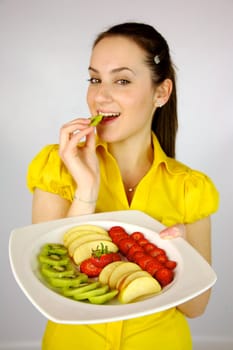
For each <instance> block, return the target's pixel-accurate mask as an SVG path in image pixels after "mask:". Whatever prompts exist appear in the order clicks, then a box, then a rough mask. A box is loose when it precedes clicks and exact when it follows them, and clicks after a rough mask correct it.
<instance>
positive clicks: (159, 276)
mask: <svg viewBox="0 0 233 350" xmlns="http://www.w3.org/2000/svg"><path fill="white" fill-rule="evenodd" d="M154 277H155V279H156V280H157V281H158V282H159V283H160V284H161V286H162V287H165V286H166V285H168V284H169V283H171V281H172V280H173V278H174V273H173V271H172V270H170V269H168V268H166V267H163V268H161V269H160V270H158V271H156V272H155V274H154Z"/></svg>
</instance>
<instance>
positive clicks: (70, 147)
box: [59, 118, 100, 200]
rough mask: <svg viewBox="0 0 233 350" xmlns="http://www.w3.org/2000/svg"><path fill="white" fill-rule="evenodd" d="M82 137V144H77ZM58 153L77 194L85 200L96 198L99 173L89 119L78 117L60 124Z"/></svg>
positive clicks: (92, 130)
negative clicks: (71, 178) (76, 189)
mask: <svg viewBox="0 0 233 350" xmlns="http://www.w3.org/2000/svg"><path fill="white" fill-rule="evenodd" d="M83 138H85V141H84V143H83V145H82V146H78V144H79V143H80V141H81V140H82V139H83ZM59 154H60V157H61V159H62V160H63V162H64V164H65V165H66V167H67V169H68V170H69V172H70V174H71V175H72V177H73V179H74V181H75V183H76V185H77V186H78V192H79V195H80V196H83V197H84V198H85V199H86V200H93V197H95V198H97V195H98V190H99V181H100V173H99V163H98V158H97V155H96V149H95V128H94V127H93V126H90V119H86V118H78V119H75V120H72V121H70V122H68V123H66V124H64V125H63V126H62V128H61V130H60V145H59ZM91 197H92V198H91Z"/></svg>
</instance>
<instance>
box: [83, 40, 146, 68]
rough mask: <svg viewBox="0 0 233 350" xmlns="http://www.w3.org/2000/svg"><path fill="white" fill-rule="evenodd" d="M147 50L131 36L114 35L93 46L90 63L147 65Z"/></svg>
mask: <svg viewBox="0 0 233 350" xmlns="http://www.w3.org/2000/svg"><path fill="white" fill-rule="evenodd" d="M145 56H146V55H145V51H144V50H143V49H142V48H140V47H139V46H138V44H137V43H135V42H134V41H133V40H132V39H130V38H125V37H122V36H112V37H108V38H104V39H102V40H101V41H100V42H98V44H97V45H96V46H95V47H94V48H93V50H92V54H91V58H90V65H91V66H93V67H95V68H98V67H97V66H102V67H110V66H119V65H120V66H121V65H123V66H126V65H127V66H130V67H131V66H132V67H134V66H135V67H136V66H138V65H144V66H145Z"/></svg>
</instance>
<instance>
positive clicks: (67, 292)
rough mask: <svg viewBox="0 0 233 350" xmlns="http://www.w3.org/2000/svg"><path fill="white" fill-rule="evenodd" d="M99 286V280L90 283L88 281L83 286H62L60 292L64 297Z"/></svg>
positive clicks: (73, 295)
mask: <svg viewBox="0 0 233 350" xmlns="http://www.w3.org/2000/svg"><path fill="white" fill-rule="evenodd" d="M100 286H101V284H100V282H92V283H88V284H87V285H85V286H80V287H77V288H64V289H63V290H62V294H63V295H64V296H66V297H75V295H78V294H81V293H85V292H88V291H89V290H93V289H96V288H98V287H100Z"/></svg>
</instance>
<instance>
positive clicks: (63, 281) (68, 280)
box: [48, 273, 88, 288]
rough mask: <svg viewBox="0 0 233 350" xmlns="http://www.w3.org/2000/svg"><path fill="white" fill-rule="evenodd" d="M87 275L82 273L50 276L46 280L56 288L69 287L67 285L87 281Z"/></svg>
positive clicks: (76, 284) (76, 285) (78, 284)
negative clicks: (68, 275)
mask: <svg viewBox="0 0 233 350" xmlns="http://www.w3.org/2000/svg"><path fill="white" fill-rule="evenodd" d="M87 281H88V276H87V275H86V274H84V273H82V274H80V275H78V276H77V277H62V278H57V277H52V278H49V280H48V282H49V284H50V285H51V286H53V287H58V288H69V287H78V286H80V284H81V283H83V282H87Z"/></svg>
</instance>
